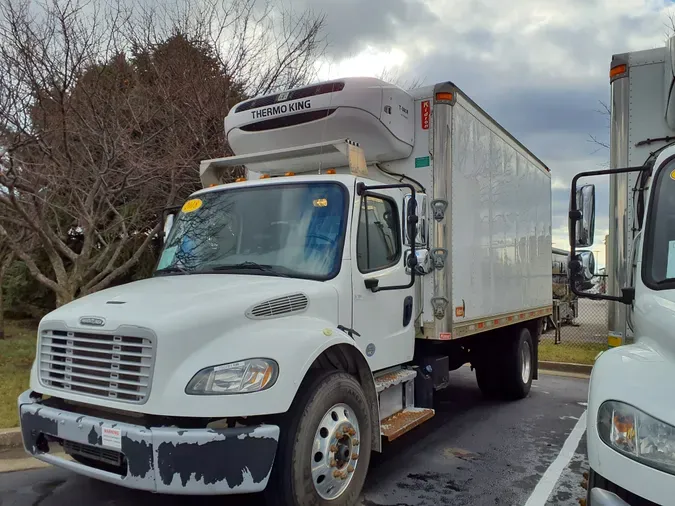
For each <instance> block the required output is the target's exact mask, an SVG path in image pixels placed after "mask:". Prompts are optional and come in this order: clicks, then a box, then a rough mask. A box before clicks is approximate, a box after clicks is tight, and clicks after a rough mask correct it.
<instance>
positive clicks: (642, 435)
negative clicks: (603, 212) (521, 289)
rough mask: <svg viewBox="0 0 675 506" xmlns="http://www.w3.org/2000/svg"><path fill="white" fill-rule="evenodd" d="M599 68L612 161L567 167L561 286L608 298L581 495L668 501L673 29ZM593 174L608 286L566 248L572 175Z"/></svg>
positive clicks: (624, 501) (584, 241)
mask: <svg viewBox="0 0 675 506" xmlns="http://www.w3.org/2000/svg"><path fill="white" fill-rule="evenodd" d="M609 75H610V83H611V84H610V86H611V118H610V119H611V122H610V125H611V127H610V169H609V170H604V171H591V172H584V173H580V174H577V175H576V176H575V178H574V179H573V181H572V189H571V190H572V191H571V195H570V244H571V246H572V255H573V257H574V258H573V260H572V263H571V265H570V271H571V272H572V273H573V274H572V278H571V280H572V282H571V287H572V289H573V290H574V291H575V292H577V294H578V295H579V296H580V297H588V298H591V299H595V300H607V301H608V304H609V308H608V325H609V327H608V330H609V333H608V343H609V346H610V348H611V349H609V350H608V351H605V352H603V353H602V354H601V355H600V356H599V357H598V358H597V360H596V362H595V365H594V367H593V371H592V374H591V380H590V389H589V394H588V411H587V432H586V438H587V446H588V461H589V466H590V472H589V480H588V488H587V490H588V497H587V504H588V506H610V505H611V506H626V505H631V506H637V505H640V506H642V505H645V506H646V505H653V504H662V505H666V504H675V409H674V408H673V402H672V384H673V381H674V380H675V355H674V351H675V347H674V343H675V327H674V326H673V322H675V143H674V142H673V141H675V96H673V90H674V89H675V38H671V39H670V40H669V41H668V43H667V44H666V45H665V46H664V47H660V48H656V49H648V50H645V51H635V52H630V53H622V54H616V55H614V56H613V57H612V62H611V66H610V74H609ZM602 176H604V179H605V180H604V181H603V180H602V178H601V179H600V181H599V182H602V183H603V184H605V185H606V184H607V179H609V237H608V241H607V248H608V249H607V260H608V261H607V266H606V272H607V275H608V283H607V294H606V295H604V294H602V293H593V294H589V293H584V291H583V290H579V284H578V282H577V280H579V279H580V277H583V272H582V271H586V270H588V269H589V267H591V266H592V264H593V259H592V254H591V253H589V252H585V253H582V254H580V255H579V254H577V253H576V248H577V247H587V246H590V245H592V243H593V232H594V230H593V229H594V221H595V217H594V216H595V215H594V213H595V185H594V184H591V183H589V179H586V180H585V183H584V182H583V181H582V179H583V178H588V177H593V178H594V179H597V178H598V177H602ZM580 272H581V273H580ZM627 337H628V338H629V339H628V340H626V338H627Z"/></svg>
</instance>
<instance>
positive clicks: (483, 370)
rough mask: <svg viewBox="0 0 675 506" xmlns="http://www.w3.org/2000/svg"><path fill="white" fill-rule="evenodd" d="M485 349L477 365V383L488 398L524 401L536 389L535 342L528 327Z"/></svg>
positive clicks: (519, 329)
mask: <svg viewBox="0 0 675 506" xmlns="http://www.w3.org/2000/svg"><path fill="white" fill-rule="evenodd" d="M503 338H505V340H504V341H501V342H500V341H499V337H497V336H495V341H496V342H495V343H494V344H493V345H491V346H485V347H484V348H483V349H482V350H481V355H480V358H479V359H478V361H477V364H476V366H475V367H476V380H477V382H478V387H479V388H480V390H481V392H482V393H483V395H484V396H485V397H488V398H493V397H500V398H502V397H503V398H507V399H512V400H515V399H522V398H523V397H527V394H528V393H529V392H530V388H531V386H532V377H533V375H534V368H535V366H536V364H535V363H534V360H533V356H534V354H533V349H534V346H533V341H532V335H531V334H530V331H529V330H528V329H527V328H526V327H520V328H515V329H513V331H512V333H511V334H509V335H508V336H503Z"/></svg>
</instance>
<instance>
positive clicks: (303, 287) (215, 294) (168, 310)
mask: <svg viewBox="0 0 675 506" xmlns="http://www.w3.org/2000/svg"><path fill="white" fill-rule="evenodd" d="M297 293H302V294H304V295H305V296H306V297H307V298H308V299H309V301H311V302H310V304H312V303H319V305H320V306H321V305H323V304H321V302H329V303H330V305H332V306H334V310H333V311H334V314H335V317H336V315H337V291H336V290H335V288H334V287H332V286H331V285H329V284H327V283H324V282H320V281H313V280H304V279H293V278H280V277H273V276H256V275H237V274H190V275H176V276H160V277H154V278H149V279H145V280H142V281H135V282H133V283H128V284H125V285H122V286H118V287H115V288H109V289H107V290H103V291H101V292H97V293H94V294H91V295H88V296H86V297H82V298H81V299H78V300H75V301H73V302H71V303H69V304H66V305H65V306H63V307H61V308H59V309H56V310H55V311H52V312H51V313H49V314H48V315H47V316H46V317H45V318H44V319H43V323H44V322H47V321H61V322H64V323H66V324H67V326H68V327H70V328H73V329H88V330H90V331H91V330H96V329H98V330H104V331H111V330H114V329H116V328H117V327H119V326H120V325H133V326H139V327H145V328H149V329H152V330H153V331H155V332H156V333H157V334H158V335H161V333H162V332H161V331H162V329H163V328H170V329H172V330H176V329H177V328H178V327H183V326H185V327H186V328H193V329H194V327H195V326H202V325H205V324H208V323H209V322H213V321H215V320H218V321H220V322H222V320H223V318H227V317H228V316H230V315H231V316H232V317H235V318H237V317H244V314H245V312H246V311H247V310H248V309H251V308H252V307H253V306H255V305H257V304H259V303H262V302H265V301H267V300H269V299H274V298H276V297H284V296H289V295H293V294H297ZM326 299H328V300H326ZM308 309H309V308H308ZM324 309H326V308H325V306H324ZM333 311H330V313H333ZM322 313H324V314H323V316H324V317H330V316H332V315H329V314H325V311H322ZM83 317H89V318H94V319H99V320H101V319H102V320H103V322H102V323H103V325H102V326H101V325H100V324H99V325H95V326H92V325H86V324H85V325H83V324H82V323H81V322H80V319H81V318H83ZM237 319H239V318H237ZM99 323H101V322H99Z"/></svg>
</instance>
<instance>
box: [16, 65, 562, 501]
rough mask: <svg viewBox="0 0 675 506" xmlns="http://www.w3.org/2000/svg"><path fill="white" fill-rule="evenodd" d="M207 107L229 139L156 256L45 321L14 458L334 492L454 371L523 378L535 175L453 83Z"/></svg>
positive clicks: (101, 475)
mask: <svg viewBox="0 0 675 506" xmlns="http://www.w3.org/2000/svg"><path fill="white" fill-rule="evenodd" d="M225 128H226V131H227V137H228V141H229V144H230V146H231V148H232V150H233V151H234V153H236V156H231V157H226V158H220V159H214V160H206V161H204V162H203V163H202V164H201V179H202V182H203V186H204V189H203V190H200V191H198V192H196V193H195V194H193V195H192V196H191V197H190V198H189V200H187V201H186V202H185V203H184V205H183V206H182V209H181V211H180V212H179V213H177V214H176V215H175V216H174V215H173V214H172V215H171V216H169V217H168V218H167V222H166V227H165V229H166V230H167V231H168V235H167V237H166V241H165V245H164V249H163V253H162V254H161V258H160V260H159V263H158V265H157V268H156V271H155V273H154V275H153V276H152V277H151V278H150V279H146V280H143V281H138V282H134V283H130V284H126V285H124V286H119V287H116V288H112V289H109V290H105V291H102V292H100V293H96V294H93V295H89V296H86V297H83V298H81V299H79V300H77V301H75V302H72V303H70V304H68V305H66V306H63V307H61V308H59V309H57V310H55V311H54V312H52V313H50V314H49V315H47V316H46V317H45V318H44V319H43V320H42V321H41V323H40V326H39V335H38V343H37V347H38V349H37V356H36V360H35V363H34V366H33V369H32V372H31V379H30V390H28V391H27V392H25V393H24V394H23V395H21V397H20V398H19V402H18V404H19V410H20V418H21V429H22V431H23V438H24V444H25V448H26V450H27V451H28V452H29V453H30V454H31V455H33V456H35V457H36V458H38V459H40V460H43V461H46V462H50V463H52V464H54V465H58V466H61V467H64V468H67V469H71V470H73V471H75V472H78V473H81V474H83V475H87V476H90V477H94V478H98V479H101V480H105V481H108V482H112V483H117V484H119V485H122V486H126V487H131V488H136V489H143V490H149V491H153V492H164V493H175V494H231V493H248V492H257V491H261V490H265V491H266V492H268V494H267V495H268V498H267V500H268V502H269V503H270V504H283V505H305V504H337V505H348V504H355V502H356V501H357V498H358V496H359V494H360V491H361V488H362V486H363V484H364V481H365V478H366V473H367V470H368V465H369V461H370V455H371V452H372V451H381V450H382V448H383V441H384V440H392V439H395V438H397V437H399V436H401V435H402V434H404V433H405V432H406V431H408V430H410V429H412V428H414V427H416V426H417V425H419V424H421V423H423V422H425V421H426V420H428V419H430V418H431V417H432V416H433V415H434V409H433V396H434V392H435V391H437V390H439V389H442V388H444V387H446V386H448V384H449V383H450V375H449V372H450V371H451V370H454V369H458V368H459V367H461V366H462V365H464V364H467V363H470V364H471V365H472V367H474V368H475V369H476V375H477V380H478V384H479V386H480V388H481V389H482V390H483V391H484V392H485V393H486V394H488V395H499V396H506V397H509V398H511V399H520V398H523V397H525V396H527V394H528V392H529V390H530V386H531V382H532V380H533V379H534V378H536V377H537V364H538V351H537V350H538V341H539V336H540V331H541V327H542V322H543V319H544V318H545V317H547V316H548V315H550V314H551V305H552V301H551V264H550V262H551V179H550V174H549V170H548V169H547V168H546V167H545V165H544V164H543V163H542V162H540V161H539V160H538V159H537V158H536V157H535V156H534V155H533V154H532V153H530V151H528V150H527V149H526V148H525V147H524V146H523V145H521V144H520V143H519V142H518V141H517V140H516V139H515V138H514V137H513V136H512V135H510V134H509V133H508V132H507V131H506V130H504V129H503V128H502V127H500V126H499V125H498V124H497V123H496V122H495V121H494V120H492V119H491V118H490V117H489V116H488V115H487V114H486V113H485V112H484V111H482V110H481V109H480V108H479V107H478V105H476V104H475V103H474V102H472V101H471V100H470V99H469V98H468V97H467V96H466V95H465V94H464V93H463V92H462V91H461V90H460V89H458V88H457V87H456V86H454V85H453V84H452V83H449V82H445V83H440V84H437V85H435V86H429V87H425V88H421V89H416V90H412V91H410V92H406V91H404V90H402V89H400V88H398V87H395V86H392V85H389V84H387V83H385V82H383V81H380V80H377V79H370V78H352V79H341V80H335V81H330V82H324V83H319V84H316V85H312V86H307V87H304V88H300V89H294V90H289V91H285V92H282V93H275V94H271V95H266V96H262V97H257V98H254V99H251V100H248V101H245V102H242V103H240V104H238V105H237V106H236V107H234V108H233V109H232V111H231V112H230V114H229V115H228V116H227V118H226V120H225ZM232 167H244V168H245V169H246V174H247V176H246V177H245V178H241V179H240V180H237V181H236V182H233V183H229V184H223V178H224V177H225V175H226V174H227V171H228V170H230V168H232ZM60 446H62V447H63V448H64V449H65V451H66V453H67V454H69V455H70V457H69V458H60V457H59V456H58V454H55V449H59V447H60Z"/></svg>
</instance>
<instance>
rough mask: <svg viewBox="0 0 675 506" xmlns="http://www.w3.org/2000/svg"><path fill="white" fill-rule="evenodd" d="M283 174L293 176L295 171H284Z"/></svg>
mask: <svg viewBox="0 0 675 506" xmlns="http://www.w3.org/2000/svg"><path fill="white" fill-rule="evenodd" d="M284 175H285V176H295V172H286V174H284Z"/></svg>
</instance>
